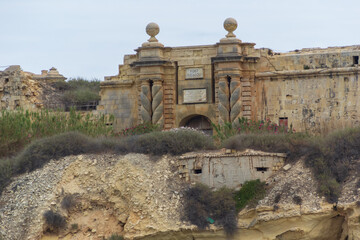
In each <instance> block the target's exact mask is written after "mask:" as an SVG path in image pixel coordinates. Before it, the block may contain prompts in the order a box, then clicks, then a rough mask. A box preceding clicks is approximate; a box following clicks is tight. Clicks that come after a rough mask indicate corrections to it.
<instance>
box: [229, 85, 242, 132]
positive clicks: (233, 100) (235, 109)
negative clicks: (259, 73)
mask: <svg viewBox="0 0 360 240" xmlns="http://www.w3.org/2000/svg"><path fill="white" fill-rule="evenodd" d="M240 85H241V84H240V79H234V78H233V79H231V83H230V92H231V93H230V122H231V123H232V124H233V125H234V124H235V123H237V119H238V118H239V117H240V114H241V102H240V100H241V98H240V94H241V91H240Z"/></svg>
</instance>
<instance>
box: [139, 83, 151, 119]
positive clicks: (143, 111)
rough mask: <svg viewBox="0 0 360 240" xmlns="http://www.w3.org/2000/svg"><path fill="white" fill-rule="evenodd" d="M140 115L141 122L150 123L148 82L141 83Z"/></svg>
mask: <svg viewBox="0 0 360 240" xmlns="http://www.w3.org/2000/svg"><path fill="white" fill-rule="evenodd" d="M140 102H141V107H140V115H141V118H142V122H143V123H145V122H151V115H152V114H151V113H152V108H151V92H150V82H149V81H148V80H147V81H142V82H141V92H140Z"/></svg>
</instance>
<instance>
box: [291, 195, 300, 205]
mask: <svg viewBox="0 0 360 240" xmlns="http://www.w3.org/2000/svg"><path fill="white" fill-rule="evenodd" d="M293 201H294V203H295V204H297V205H301V204H302V198H301V197H300V196H298V195H295V196H294V197H293Z"/></svg>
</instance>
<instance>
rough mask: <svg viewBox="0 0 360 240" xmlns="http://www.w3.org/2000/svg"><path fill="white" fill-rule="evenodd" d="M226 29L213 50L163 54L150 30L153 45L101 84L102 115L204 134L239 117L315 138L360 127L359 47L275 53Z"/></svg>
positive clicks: (152, 27) (122, 123)
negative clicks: (246, 41) (260, 121)
mask: <svg viewBox="0 0 360 240" xmlns="http://www.w3.org/2000/svg"><path fill="white" fill-rule="evenodd" d="M224 28H225V29H226V30H227V31H228V34H227V35H226V37H225V38H222V39H220V41H219V42H218V43H216V44H213V45H203V46H187V47H164V45H163V44H161V43H159V42H158V40H157V39H156V38H155V36H156V35H157V34H158V32H159V27H158V25H157V24H155V23H150V24H149V25H148V26H147V27H146V32H147V33H148V34H149V35H150V39H149V40H148V42H145V43H144V44H142V46H141V47H139V48H138V49H136V50H135V51H136V53H135V54H131V55H126V56H125V57H124V64H123V65H120V66H119V74H118V75H116V76H111V77H105V81H104V82H102V84H101V93H100V94H101V102H100V105H99V106H98V110H99V111H100V112H102V113H109V114H113V115H114V116H115V118H116V127H117V128H118V129H121V128H126V127H130V126H133V125H135V124H138V123H141V122H146V121H151V122H153V123H156V124H160V125H162V126H163V127H164V128H165V129H169V128H173V127H179V126H191V127H197V128H201V129H204V130H206V129H211V125H210V123H209V122H210V121H211V122H214V123H220V124H221V123H224V122H236V121H237V119H238V118H239V117H245V118H248V119H252V120H265V119H269V120H271V121H272V122H275V123H279V124H281V125H289V126H290V124H291V125H292V126H293V127H294V128H295V129H296V130H298V131H304V130H306V131H310V132H313V133H319V132H323V131H328V130H330V129H331V128H338V127H344V126H354V125H357V124H358V119H359V117H360V115H359V114H360V113H359V109H358V105H359V101H360V95H359V90H360V89H359V84H358V75H359V71H360V68H359V65H358V64H359V55H360V46H348V47H331V48H327V49H320V48H314V49H302V50H295V51H292V52H288V53H275V52H273V51H272V50H271V49H267V48H261V49H257V48H254V46H255V44H254V43H245V42H242V41H241V40H240V39H238V38H236V36H235V35H234V33H233V31H235V29H236V28H237V23H236V20H235V19H232V18H228V19H226V20H225V22H224Z"/></svg>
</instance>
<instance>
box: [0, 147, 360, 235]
mask: <svg viewBox="0 0 360 240" xmlns="http://www.w3.org/2000/svg"><path fill="white" fill-rule="evenodd" d="M155 160H157V161H155ZM358 178H359V177H358V176H354V175H352V176H351V177H350V178H349V179H348V180H347V182H346V184H345V186H344V188H343V194H342V197H341V198H340V199H339V202H338V204H337V205H333V204H329V203H326V202H325V200H324V199H323V198H322V197H321V196H319V195H318V194H317V193H316V183H315V181H314V179H313V176H312V173H311V171H310V170H309V169H307V168H305V167H304V165H303V163H302V161H299V162H297V163H296V164H294V165H293V166H291V168H290V169H288V170H287V171H285V170H282V171H279V172H278V173H277V174H276V175H274V176H272V177H271V178H269V179H268V181H267V182H268V185H269V188H270V190H269V192H268V194H267V196H266V197H265V198H264V199H263V200H261V201H260V202H259V204H258V206H257V207H256V208H247V209H244V210H243V211H241V212H240V214H239V221H238V232H237V233H236V234H235V235H234V236H233V237H232V238H228V237H226V235H225V234H224V232H223V231H222V230H221V229H217V228H215V227H213V226H212V227H211V229H208V230H206V231H198V230H197V229H196V227H195V226H193V225H191V224H189V223H187V222H183V221H182V220H181V212H182V202H183V194H182V191H183V189H184V186H183V183H182V181H181V180H180V178H179V176H178V174H177V172H176V158H174V157H169V156H164V157H160V158H159V159H154V158H153V157H149V156H146V155H141V154H128V155H124V156H118V155H110V154H108V155H80V156H69V157H65V158H64V159H61V160H59V161H52V162H50V163H48V164H47V165H46V166H45V167H44V168H43V169H39V170H36V171H34V172H32V173H29V174H25V175H21V176H18V177H17V178H15V179H14V181H13V182H12V183H11V184H10V185H9V186H8V187H7V189H6V190H5V191H4V192H3V194H2V196H1V198H0V203H1V204H0V216H1V218H0V226H1V227H0V236H2V237H3V238H4V239H43V240H46V239H48V240H50V239H94V240H96V239H99V240H100V239H103V238H106V237H109V236H110V235H111V234H113V233H118V234H121V235H123V236H125V238H126V239H219V240H220V239H239V240H240V239H241V240H247V239H264V240H265V239H283V240H285V239H286V240H288V239H344V240H345V239H348V240H354V239H360V221H359V220H360V219H359V216H360V206H359V201H360V199H359V192H360V189H357V188H356V183H357V181H358ZM66 196H73V197H74V199H75V200H76V201H75V203H74V204H73V206H72V207H69V208H64V207H63V206H62V201H63V199H64V197H66ZM295 196H297V198H294V197H295ZM300 199H301V200H300ZM47 210H52V211H54V212H57V213H60V214H61V215H62V216H64V217H65V218H66V220H67V228H65V229H62V230H60V231H59V232H57V233H50V232H49V231H47V230H48V227H47V225H46V224H45V220H44V218H43V213H44V212H45V211H47ZM75 226H76V227H75Z"/></svg>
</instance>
